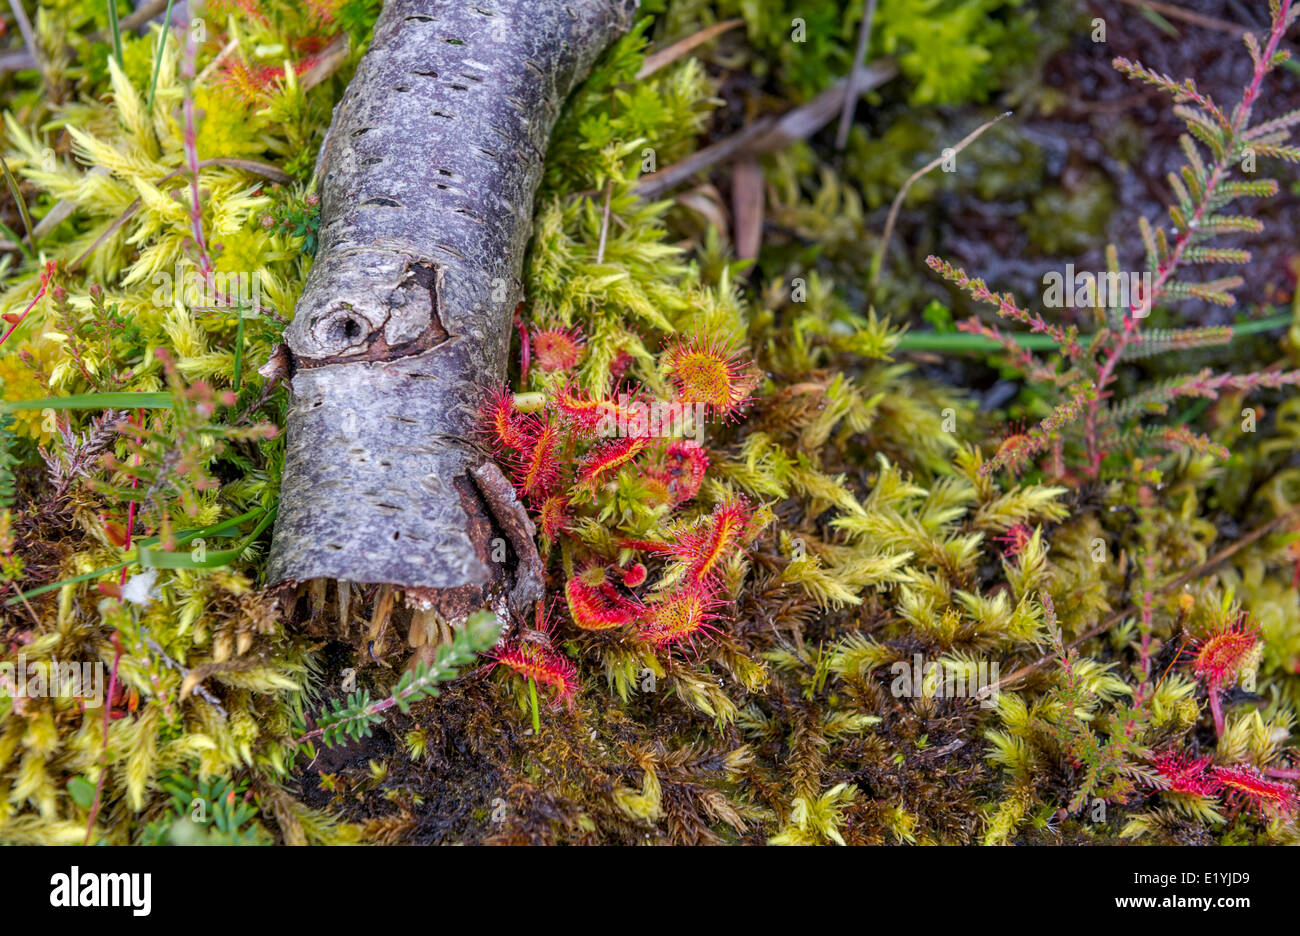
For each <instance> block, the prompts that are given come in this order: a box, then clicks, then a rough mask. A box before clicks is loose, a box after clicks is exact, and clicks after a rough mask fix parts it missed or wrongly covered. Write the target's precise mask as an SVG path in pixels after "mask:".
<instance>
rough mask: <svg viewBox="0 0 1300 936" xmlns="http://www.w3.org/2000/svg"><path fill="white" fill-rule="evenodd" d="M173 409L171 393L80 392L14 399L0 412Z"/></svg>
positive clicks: (7, 402) (4, 403)
mask: <svg viewBox="0 0 1300 936" xmlns="http://www.w3.org/2000/svg"><path fill="white" fill-rule="evenodd" d="M46 408H49V409H53V410H65V409H171V408H172V395H171V394H170V393H79V394H76V395H74V396H65V397H44V398H43V399H40V400H12V401H5V402H3V403H0V413H13V412H17V411H19V410H37V409H46Z"/></svg>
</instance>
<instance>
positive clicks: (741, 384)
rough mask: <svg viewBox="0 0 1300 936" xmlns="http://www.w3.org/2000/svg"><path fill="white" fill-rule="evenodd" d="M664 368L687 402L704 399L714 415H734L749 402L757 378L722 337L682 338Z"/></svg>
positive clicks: (672, 347)
mask: <svg viewBox="0 0 1300 936" xmlns="http://www.w3.org/2000/svg"><path fill="white" fill-rule="evenodd" d="M664 362H665V363H664V370H665V371H666V372H667V373H668V375H669V376H670V377H671V378H672V381H673V383H674V384H675V385H676V387H677V396H678V399H680V400H681V401H682V402H685V403H701V404H703V405H704V407H705V409H706V410H707V411H708V412H709V413H711V414H712V415H714V416H717V417H721V418H726V419H730V418H734V417H735V416H736V415H737V414H738V413H739V412H740V410H742V409H743V408H744V407H745V405H746V404H747V403H748V402H749V394H750V391H751V390H753V389H754V383H755V381H754V379H753V376H752V375H751V374H749V373H748V372H747V371H748V368H746V367H745V366H744V365H743V364H742V363H741V360H740V356H739V355H738V354H737V353H736V352H735V351H733V350H732V349H731V348H730V347H729V346H728V345H727V343H726V342H725V340H723V339H722V338H720V337H717V336H714V337H710V338H707V339H706V338H702V337H700V336H698V335H697V336H696V337H694V338H691V339H690V340H689V341H687V340H684V339H681V338H678V339H676V340H675V341H674V342H673V343H672V344H670V345H669V346H668V348H667V350H666V352H665V356H664Z"/></svg>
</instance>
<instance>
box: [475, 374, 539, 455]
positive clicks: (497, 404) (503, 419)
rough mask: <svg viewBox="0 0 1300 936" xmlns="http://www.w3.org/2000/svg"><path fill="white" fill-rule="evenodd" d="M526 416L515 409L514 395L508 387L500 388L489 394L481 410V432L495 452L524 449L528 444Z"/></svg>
mask: <svg viewBox="0 0 1300 936" xmlns="http://www.w3.org/2000/svg"><path fill="white" fill-rule="evenodd" d="M526 429H527V426H526V424H525V422H524V416H523V414H522V413H520V412H519V411H518V410H517V409H515V398H514V394H512V393H511V392H510V389H509V388H508V387H498V388H497V389H495V390H493V391H491V392H490V393H489V394H488V397H487V400H486V401H485V402H484V403H483V406H482V407H481V408H480V409H479V431H480V432H481V433H482V434H483V435H484V436H485V437H486V438H487V440H488V444H489V445H490V446H491V448H492V450H493V451H495V452H500V451H501V450H502V449H507V448H509V449H515V450H516V451H518V450H520V449H522V448H524V446H525V445H527V444H528V435H527V432H526Z"/></svg>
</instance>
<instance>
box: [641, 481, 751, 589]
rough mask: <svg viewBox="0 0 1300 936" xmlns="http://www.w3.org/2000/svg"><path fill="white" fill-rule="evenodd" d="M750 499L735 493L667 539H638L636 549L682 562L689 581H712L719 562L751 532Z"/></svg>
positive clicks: (693, 583)
mask: <svg viewBox="0 0 1300 936" xmlns="http://www.w3.org/2000/svg"><path fill="white" fill-rule="evenodd" d="M752 519H753V513H752V512H751V511H750V509H749V502H748V501H746V500H745V499H744V498H743V497H737V498H735V499H733V500H730V501H728V502H726V503H725V504H720V505H718V506H717V507H716V508H715V509H714V511H713V513H711V514H709V515H708V516H705V517H702V518H700V519H699V520H698V521H696V522H695V523H694V524H693V525H691V526H689V527H687V528H686V529H684V530H676V531H673V536H672V538H671V539H670V540H669V541H668V542H664V543H657V542H647V541H637V542H633V543H629V544H628V545H631V546H633V547H634V548H637V549H643V550H645V551H646V552H651V553H657V554H658V555H662V556H667V557H668V558H670V559H673V560H675V561H676V562H678V563H680V565H681V566H682V569H683V572H684V573H685V578H686V581H687V582H688V583H690V584H691V585H700V584H706V585H707V584H712V583H713V582H714V581H715V580H716V579H717V578H718V577H719V576H720V575H721V574H722V564H723V563H724V562H725V561H726V559H727V557H728V556H730V555H731V553H732V552H733V551H734V550H735V549H736V548H737V547H739V546H740V545H741V543H742V542H744V540H745V538H746V537H747V536H748V535H749V534H750V533H751V532H752V531H751V530H750V525H751V524H750V521H751V520H752Z"/></svg>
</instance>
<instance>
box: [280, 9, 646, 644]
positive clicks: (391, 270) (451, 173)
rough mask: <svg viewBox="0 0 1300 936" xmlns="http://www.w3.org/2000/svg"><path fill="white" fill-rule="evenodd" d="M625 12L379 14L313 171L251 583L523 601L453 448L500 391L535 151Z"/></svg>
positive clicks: (532, 582) (537, 573) (493, 476)
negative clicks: (278, 480)
mask: <svg viewBox="0 0 1300 936" xmlns="http://www.w3.org/2000/svg"><path fill="white" fill-rule="evenodd" d="M635 7H636V3H635V0H481V2H478V3H467V2H460V0H388V2H386V3H385V4H384V9H383V12H382V13H381V15H380V17H379V20H378V22H377V23H376V24H375V31H374V39H373V42H372V44H371V46H370V49H369V51H368V52H367V53H366V55H365V57H364V58H363V59H362V61H361V63H360V64H359V66H358V68H357V73H356V76H355V77H354V78H353V79H352V82H351V84H350V85H349V87H348V89H347V92H346V93H345V94H344V96H343V99H342V100H341V101H340V102H339V104H338V106H337V108H336V109H335V112H334V117H333V120H332V122H331V124H330V129H329V132H328V134H327V136H326V140H325V143H324V146H323V147H322V151H321V155H320V158H319V161H318V164H317V175H318V179H319V180H320V186H321V189H320V194H321V226H320V247H319V250H318V252H317V255H316V259H315V263H314V265H313V266H312V268H311V272H310V274H309V275H308V277H307V282H306V285H305V287H304V289H303V294H302V298H301V300H300V301H299V303H298V307H297V310H296V313H295V316H294V320H293V322H292V324H291V325H290V326H289V328H288V329H287V330H286V332H285V346H282V349H281V350H280V351H279V352H277V357H276V358H275V359H273V361H272V362H271V363H270V364H269V365H268V369H269V370H268V372H270V371H271V370H276V369H278V370H280V372H282V373H286V374H287V376H288V380H289V382H290V390H291V408H290V411H289V416H288V431H287V442H286V445H287V450H286V455H285V464H284V474H283V479H282V488H281V499H280V507H279V513H278V516H277V519H276V525H275V531H274V536H273V540H272V545H271V555H270V564H269V567H268V572H267V581H268V583H276V582H281V581H290V582H303V581H306V580H310V579H337V580H340V581H348V582H366V583H384V584H389V585H393V586H397V587H398V588H400V589H401V590H402V591H403V592H404V593H405V594H406V596H407V601H408V602H411V601H412V599H414V602H415V603H417V604H420V605H421V606H423V607H426V608H431V609H433V610H435V611H437V612H438V613H439V614H441V615H442V616H443V617H444V618H446V619H448V620H452V619H457V618H461V617H464V616H465V614H467V613H468V612H469V611H471V610H474V609H476V608H479V607H482V606H484V605H489V606H491V607H493V608H494V609H496V610H498V611H504V610H505V609H506V607H507V606H509V607H510V608H513V609H514V610H521V609H523V608H524V607H526V606H527V605H528V604H529V603H530V602H532V601H535V600H536V599H538V598H540V597H541V595H542V566H541V562H540V560H539V559H538V556H537V551H536V548H535V546H534V543H533V532H534V530H533V524H532V522H531V520H530V519H529V518H528V516H527V514H526V513H525V512H524V510H523V507H522V506H521V505H520V504H519V502H518V501H517V500H516V499H515V496H514V491H513V489H512V488H511V485H510V483H509V482H508V481H507V480H506V478H505V477H504V475H503V474H502V473H501V471H500V469H499V468H498V467H497V466H496V464H495V463H494V462H493V461H492V460H491V459H490V458H489V457H488V456H487V455H486V454H485V453H484V452H483V451H482V450H481V449H480V448H479V446H478V445H477V444H476V443H475V435H476V432H475V428H476V416H477V411H478V408H479V405H480V402H481V399H482V394H483V391H484V388H487V387H490V386H492V385H496V386H500V385H501V383H502V382H503V380H504V378H505V371H506V355H507V350H508V347H509V340H510V328H511V322H512V319H513V313H514V309H515V307H516V305H517V304H518V302H519V299H520V297H521V294H522V282H521V275H522V270H523V262H524V251H525V248H526V246H527V244H528V240H529V235H530V231H531V222H532V213H533V196H534V194H535V192H536V189H537V186H538V183H539V182H540V180H541V176H542V168H543V157H544V155H545V152H546V147H547V141H548V139H549V137H550V133H551V129H552V127H553V126H554V124H555V120H556V117H557V116H558V115H559V113H560V109H561V107H562V106H563V104H564V100H565V98H566V97H567V96H568V94H569V92H570V91H571V90H572V89H573V88H574V87H575V85H576V84H577V83H578V82H579V81H581V80H582V79H583V78H584V77H585V76H586V74H587V72H588V71H589V69H590V68H591V66H592V64H593V63H594V62H595V60H596V58H597V57H598V56H599V55H600V53H601V52H602V51H603V50H604V49H605V48H606V46H608V45H609V44H610V42H611V41H612V40H614V39H615V38H616V37H617V36H618V35H620V34H621V33H622V32H624V31H625V30H627V29H628V28H629V27H630V26H631V22H632V14H633V12H634V10H635Z"/></svg>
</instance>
